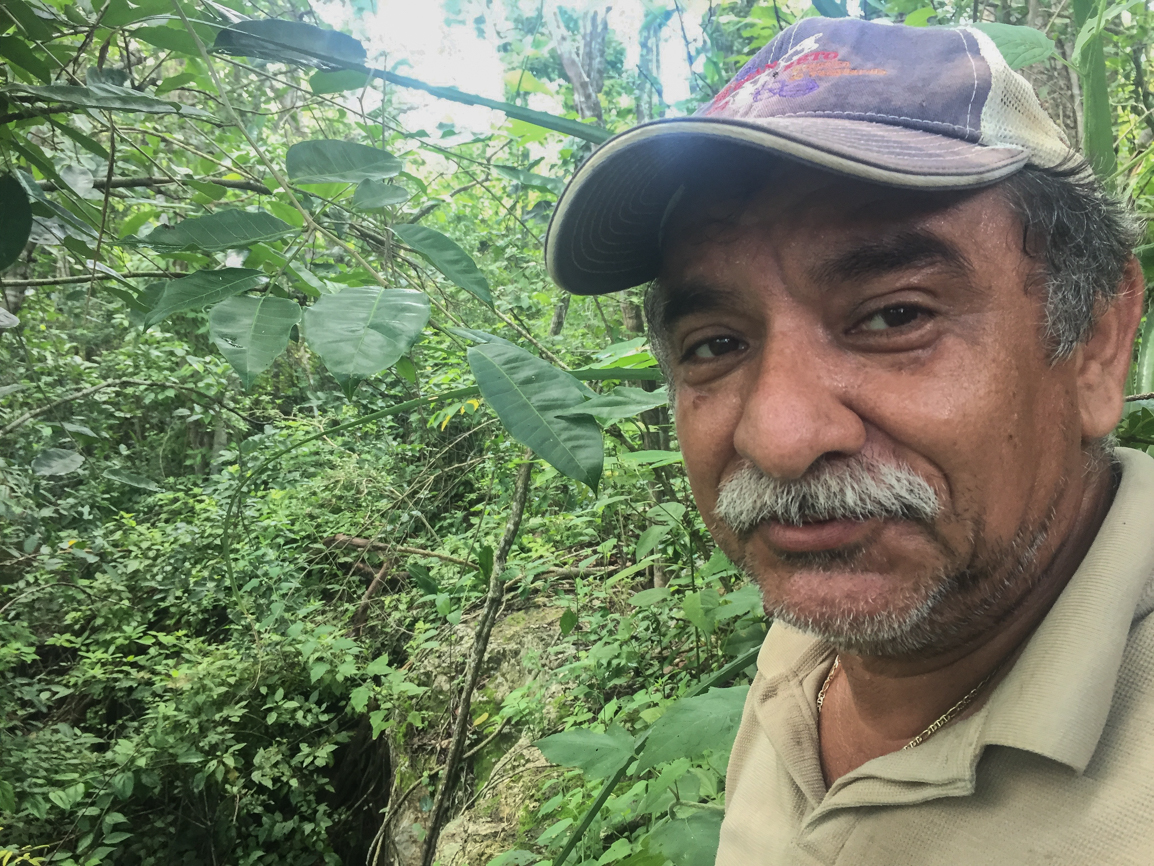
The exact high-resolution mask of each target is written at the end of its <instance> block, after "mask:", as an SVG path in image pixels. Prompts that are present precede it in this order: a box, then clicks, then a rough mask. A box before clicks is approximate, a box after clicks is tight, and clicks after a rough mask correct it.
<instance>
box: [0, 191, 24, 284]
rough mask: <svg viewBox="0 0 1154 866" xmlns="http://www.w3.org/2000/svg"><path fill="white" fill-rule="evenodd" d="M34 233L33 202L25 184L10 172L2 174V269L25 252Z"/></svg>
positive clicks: (0, 258)
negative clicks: (30, 200)
mask: <svg viewBox="0 0 1154 866" xmlns="http://www.w3.org/2000/svg"><path fill="white" fill-rule="evenodd" d="M31 234H32V204H31V202H29V201H28V193H27V192H25V190H24V186H23V185H22V184H21V183H20V181H18V180H17V179H16V178H15V177H13V176H12V175H10V174H5V175H3V176H0V271H2V270H4V269H5V268H7V267H8V266H9V265H11V264H13V263H14V262H15V261H16V260H17V259H19V258H20V254H21V253H22V252H24V247H25V245H26V244H27V243H28V237H29V236H30V235H31Z"/></svg>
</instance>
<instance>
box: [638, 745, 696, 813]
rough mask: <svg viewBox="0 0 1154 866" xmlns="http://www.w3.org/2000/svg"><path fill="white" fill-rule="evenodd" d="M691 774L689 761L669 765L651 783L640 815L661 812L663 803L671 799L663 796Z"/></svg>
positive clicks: (639, 811) (683, 760) (640, 808)
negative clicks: (687, 774)
mask: <svg viewBox="0 0 1154 866" xmlns="http://www.w3.org/2000/svg"><path fill="white" fill-rule="evenodd" d="M688 772H689V759H688V758H679V759H678V760H676V761H674V762H673V763H671V764H669V765H668V766H667V767H666V768H665V769H664V770H662V771H661V774H660V775H659V776H658V777H657V778H656V779H654V780H653V781H652V782H650V783H649V789H648V790H647V791H646V792H645V799H644V800H642V801H641V804H640V805H639V806H638V807H637V814H638V815H651V814H653V813H654V812H656V811H658V810H661V809H662V806H661V803H662V801H665V800H667V799H669V798H666V797H665V796H663V795H664V794H665V792H666V791H668V790H669V789H670V787H672V786H673V785H675V784H677V782H678V781H680V780H681V777H682V776H684V775H685V774H686V773H688Z"/></svg>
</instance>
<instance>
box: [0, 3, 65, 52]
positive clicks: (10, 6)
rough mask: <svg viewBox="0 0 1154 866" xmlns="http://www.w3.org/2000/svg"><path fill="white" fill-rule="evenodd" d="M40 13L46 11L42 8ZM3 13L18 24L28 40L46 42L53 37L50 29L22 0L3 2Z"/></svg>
mask: <svg viewBox="0 0 1154 866" xmlns="http://www.w3.org/2000/svg"><path fill="white" fill-rule="evenodd" d="M40 9H41V11H42V12H43V11H46V10H45V9H44V7H43V6H41V7H40ZM4 11H5V12H7V13H8V14H9V15H11V16H12V17H13V18H14V19H15V20H16V22H17V24H19V26H20V29H21V30H23V31H24V33H25V34H26V35H27V36H28V37H29V38H30V39H35V40H38V41H40V42H47V41H48V40H49V39H51V38H52V37H53V32H52V27H51V26H49V24H48V22H47V21H45V20H44V19H43V18H41V17H40V16H39V15H37V14H36V13H35V12H34V11H33V10H32V7H31V6H29V5H28V4H27V3H26V2H24V0H4Z"/></svg>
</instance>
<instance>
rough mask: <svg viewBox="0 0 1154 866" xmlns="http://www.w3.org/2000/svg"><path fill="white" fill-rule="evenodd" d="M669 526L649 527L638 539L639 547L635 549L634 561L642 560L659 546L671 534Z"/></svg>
mask: <svg viewBox="0 0 1154 866" xmlns="http://www.w3.org/2000/svg"><path fill="white" fill-rule="evenodd" d="M669 528H670V527H669V524H667V523H658V524H655V525H653V526H650V527H648V528H647V529H646V530H645V531H644V532H642V533H641V535H640V537H639V538H638V539H637V545H636V547H634V548H633V557H634V559H641V558H643V557H644V556H646V555H647V554H649V552H650V551H652V550H653V549H654V548H656V547H657V545H659V544H660V543H661V542H662V540H663V539H664V538H665V536H666V535H668V534H669Z"/></svg>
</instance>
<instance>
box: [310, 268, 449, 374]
mask: <svg viewBox="0 0 1154 866" xmlns="http://www.w3.org/2000/svg"><path fill="white" fill-rule="evenodd" d="M429 312H430V310H429V299H428V297H426V296H425V294H424V293H423V292H417V291H413V290H412V289H380V288H372V287H367V286H366V287H354V288H348V289H344V290H343V291H341V292H340V293H338V294H335V295H325V296H324V297H323V298H321V299H320V300H319V301H317V302H316V303H315V304H313V305H312V306H311V307H309V308H308V309H307V310H305V314H304V335H305V341H306V342H307V343H308V345H309V348H310V349H312V350H313V351H314V352H316V353H317V354H318V355H320V357H321V360H322V361H323V362H324V365H325V367H327V368H328V370H329V372H330V373H332V374H333V376H334V377H336V379H337V381H338V382H340V383H341V387H342V388H344V389H345V393H346V394H350V395H351V394H352V392H353V390H355V389H356V387H357V385H359V384H360V383H361V382H362V381H363V380H364V379H367V378H368V377H369V376H375V375H376V374H377V373H380V372H381V371H382V370H385V369H387V368H388V367H391V366H393V364H395V363H397V361H398V360H399V359H400V358H401V357H402V356H404V355H407V354H408V352H409V349H411V348H412V347H413V344H414V343H415V342H416V341H417V338H418V337H419V336H420V335H421V331H422V329H423V328H424V327H425V323H427V322H428V321H429Z"/></svg>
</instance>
